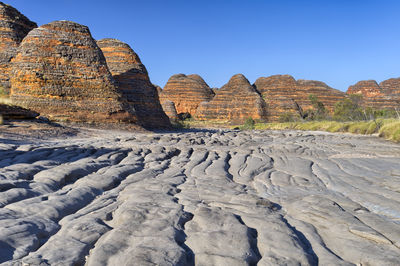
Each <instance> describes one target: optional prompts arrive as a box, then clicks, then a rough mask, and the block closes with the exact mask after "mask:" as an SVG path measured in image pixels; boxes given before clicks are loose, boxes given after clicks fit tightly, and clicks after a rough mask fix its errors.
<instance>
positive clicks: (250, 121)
mask: <svg viewBox="0 0 400 266" xmlns="http://www.w3.org/2000/svg"><path fill="white" fill-rule="evenodd" d="M255 125H256V121H254V119H253V118H251V117H249V118H247V119H246V121H245V122H244V124H243V125H242V126H241V127H240V129H242V130H251V129H254V128H255Z"/></svg>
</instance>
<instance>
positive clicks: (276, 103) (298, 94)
mask: <svg viewBox="0 0 400 266" xmlns="http://www.w3.org/2000/svg"><path fill="white" fill-rule="evenodd" d="M254 85H255V87H256V88H257V90H258V91H259V92H260V93H261V94H262V95H263V98H264V99H265V101H266V103H267V106H268V120H269V121H278V120H279V117H280V116H281V115H283V114H284V113H291V114H294V115H297V114H298V110H299V108H301V109H302V110H306V109H309V108H312V105H311V102H310V99H309V96H310V94H312V95H314V96H316V97H317V98H318V100H319V101H321V102H322V103H323V104H324V106H325V108H326V109H328V110H329V111H330V112H332V111H333V109H334V105H335V103H336V102H338V101H340V100H342V99H344V97H345V93H343V92H341V91H339V90H336V89H333V88H331V87H329V86H328V85H326V84H325V83H323V82H320V81H315V80H301V79H300V80H297V81H296V80H295V79H294V78H293V77H292V76H290V75H274V76H270V77H261V78H258V79H257V80H256V82H255V83H254Z"/></svg>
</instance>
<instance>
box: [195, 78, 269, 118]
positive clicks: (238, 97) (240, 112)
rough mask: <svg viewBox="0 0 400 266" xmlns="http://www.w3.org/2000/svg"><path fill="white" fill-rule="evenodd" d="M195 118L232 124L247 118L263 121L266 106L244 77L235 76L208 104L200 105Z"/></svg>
mask: <svg viewBox="0 0 400 266" xmlns="http://www.w3.org/2000/svg"><path fill="white" fill-rule="evenodd" d="M195 117H196V118H197V119H200V120H209V119H211V120H229V121H232V122H243V121H244V120H246V119H247V118H253V119H257V120H265V119H266V118H267V114H266V104H265V101H264V100H263V99H262V97H261V95H260V94H259V93H258V92H257V90H256V89H255V88H254V87H253V86H252V85H251V84H250V83H249V81H248V80H247V79H246V77H245V76H243V75H242V74H237V75H234V76H233V77H232V78H231V79H230V80H229V82H228V83H227V84H225V85H224V86H223V87H222V88H221V89H219V90H218V92H217V93H216V95H215V97H214V98H213V99H212V100H211V101H210V102H203V103H201V104H200V106H199V108H198V110H197V113H196V116H195Z"/></svg>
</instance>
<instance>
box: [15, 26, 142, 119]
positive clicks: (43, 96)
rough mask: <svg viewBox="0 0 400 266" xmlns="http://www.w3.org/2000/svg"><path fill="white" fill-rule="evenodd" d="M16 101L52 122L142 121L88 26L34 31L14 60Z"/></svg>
mask: <svg viewBox="0 0 400 266" xmlns="http://www.w3.org/2000/svg"><path fill="white" fill-rule="evenodd" d="M12 65H13V67H12V76H11V84H12V87H11V97H12V100H13V102H14V103H16V104H18V105H20V106H23V107H27V108H30V109H33V110H35V111H38V112H40V113H41V114H45V115H48V116H50V117H51V118H59V119H61V118H67V119H70V120H73V121H98V122H118V121H124V122H137V118H136V116H135V115H134V112H132V111H131V108H130V106H129V105H128V104H127V103H126V101H125V102H124V100H123V99H122V97H121V93H120V92H119V91H118V89H117V87H116V85H115V82H114V79H113V78H112V76H111V73H110V71H109V70H108V67H107V64H106V61H105V58H104V56H103V53H102V52H101V50H100V48H99V47H98V46H97V44H96V42H95V40H94V39H93V38H92V36H91V34H90V31H89V29H88V28H87V27H86V26H83V25H80V24H77V23H74V22H70V21H55V22H52V23H49V24H46V25H43V26H41V27H39V28H36V29H33V30H32V31H31V32H29V34H28V35H27V36H26V37H25V38H24V40H23V41H22V42H21V45H20V47H19V48H18V54H17V55H16V56H15V58H14V59H13V60H12Z"/></svg>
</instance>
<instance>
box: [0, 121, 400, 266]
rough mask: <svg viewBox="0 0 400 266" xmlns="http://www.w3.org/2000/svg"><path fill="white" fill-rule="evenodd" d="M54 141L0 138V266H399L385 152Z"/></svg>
mask: <svg viewBox="0 0 400 266" xmlns="http://www.w3.org/2000/svg"><path fill="white" fill-rule="evenodd" d="M68 130H69V129H68ZM64 133H65V132H64ZM64 133H62V134H61V133H60V134H61V135H60V134H55V135H51V134H50V135H49V137H48V138H45V137H44V136H43V135H39V136H36V137H35V136H30V137H25V138H24V137H23V136H21V135H14V136H13V134H10V132H5V131H3V132H2V133H1V132H0V264H1V265H194V264H196V265H229V266H234V265H257V264H258V265H399V264H400V145H398V144H394V143H391V142H387V141H383V140H380V139H378V138H374V137H366V136H355V135H348V134H345V135H344V134H330V133H323V132H300V131H284V132H272V131H245V132H239V131H232V130H224V131H222V130H197V131H196V130H193V131H187V132H180V133H176V132H175V133H173V132H172V133H165V132H164V133H132V132H120V131H112V130H96V129H88V130H78V131H74V132H70V133H71V134H64Z"/></svg>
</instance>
